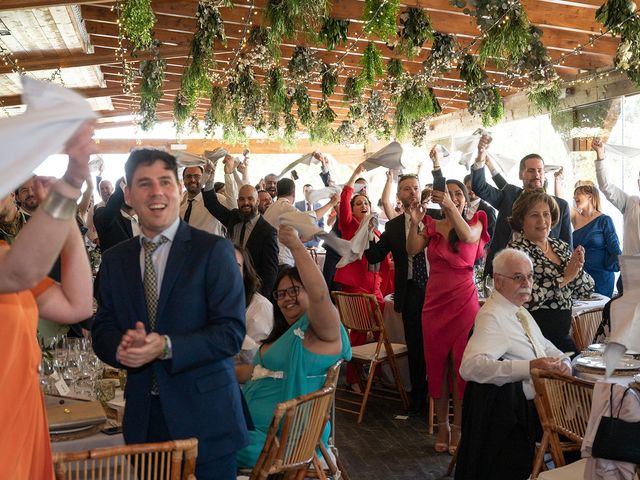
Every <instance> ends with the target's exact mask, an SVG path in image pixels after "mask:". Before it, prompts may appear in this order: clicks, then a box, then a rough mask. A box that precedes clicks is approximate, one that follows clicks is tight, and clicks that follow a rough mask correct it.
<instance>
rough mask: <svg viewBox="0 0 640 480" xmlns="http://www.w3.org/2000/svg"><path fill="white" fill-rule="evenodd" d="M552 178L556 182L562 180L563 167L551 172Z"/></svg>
mask: <svg viewBox="0 0 640 480" xmlns="http://www.w3.org/2000/svg"><path fill="white" fill-rule="evenodd" d="M553 176H554V177H555V178H557V179H558V180H564V167H560V168H559V169H558V170H556V171H555V172H553Z"/></svg>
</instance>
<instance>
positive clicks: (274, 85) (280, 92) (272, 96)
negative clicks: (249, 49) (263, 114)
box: [267, 68, 286, 114]
mask: <svg viewBox="0 0 640 480" xmlns="http://www.w3.org/2000/svg"><path fill="white" fill-rule="evenodd" d="M285 95H286V90H285V86H284V77H283V76H282V71H281V70H280V68H272V69H271V70H269V71H268V72H267V105H268V106H269V111H270V112H272V113H274V114H279V113H280V112H282V110H283V109H284V101H285Z"/></svg>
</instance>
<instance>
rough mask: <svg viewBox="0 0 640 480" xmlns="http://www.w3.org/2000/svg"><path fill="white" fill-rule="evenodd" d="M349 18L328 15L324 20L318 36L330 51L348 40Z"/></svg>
mask: <svg viewBox="0 0 640 480" xmlns="http://www.w3.org/2000/svg"><path fill="white" fill-rule="evenodd" d="M350 23H351V22H350V21H349V20H339V19H336V18H331V17H326V18H325V19H324V21H323V22H322V28H320V32H318V38H319V40H320V41H321V42H322V44H323V45H324V46H325V47H327V50H328V51H332V50H334V49H335V48H336V47H337V46H338V45H341V44H343V43H346V42H347V32H348V31H349V24H350Z"/></svg>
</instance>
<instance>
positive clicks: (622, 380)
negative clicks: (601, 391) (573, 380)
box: [572, 355, 638, 385]
mask: <svg viewBox="0 0 640 480" xmlns="http://www.w3.org/2000/svg"><path fill="white" fill-rule="evenodd" d="M581 356H582V355H578V356H576V357H575V358H574V359H573V362H572V363H573V365H574V366H575V365H576V361H577V360H578V359H579V358H580V357H581ZM637 373H638V371H637V370H630V371H629V375H612V376H610V377H607V376H605V374H604V370H602V374H598V373H595V372H585V371H580V370H576V369H574V370H573V374H574V375H575V376H576V377H578V378H582V379H583V380H589V381H590V382H605V383H619V384H621V385H629V384H630V383H631V382H633V379H634V375H636V374H637Z"/></svg>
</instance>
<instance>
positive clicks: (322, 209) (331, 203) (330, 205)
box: [314, 193, 340, 220]
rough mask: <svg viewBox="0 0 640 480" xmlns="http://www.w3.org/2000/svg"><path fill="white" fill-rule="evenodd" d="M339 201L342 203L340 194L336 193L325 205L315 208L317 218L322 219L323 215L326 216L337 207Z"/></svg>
mask: <svg viewBox="0 0 640 480" xmlns="http://www.w3.org/2000/svg"><path fill="white" fill-rule="evenodd" d="M338 203H340V195H338V194H337V193H336V194H335V195H333V196H332V197H331V199H330V200H329V201H328V202H327V203H326V204H325V205H323V206H321V207H320V208H318V209H317V210H314V213H315V214H316V218H317V219H318V220H321V219H322V217H324V215H325V214H326V213H327V212H328V211H329V210H331V209H332V208H333V207H335V206H336V205H337V204H338Z"/></svg>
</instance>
